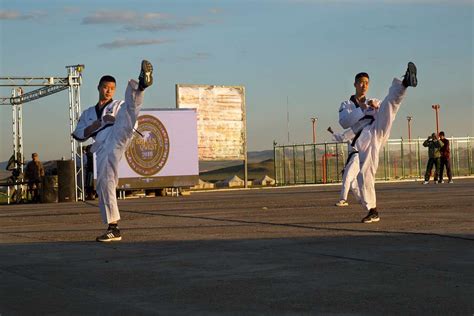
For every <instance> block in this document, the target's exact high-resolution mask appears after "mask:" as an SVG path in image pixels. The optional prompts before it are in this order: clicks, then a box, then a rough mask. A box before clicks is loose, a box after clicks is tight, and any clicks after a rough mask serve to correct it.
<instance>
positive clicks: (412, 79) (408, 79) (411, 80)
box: [403, 61, 418, 87]
mask: <svg viewBox="0 0 474 316" xmlns="http://www.w3.org/2000/svg"><path fill="white" fill-rule="evenodd" d="M403 85H404V86H405V87H416V86H417V85H418V79H417V78H416V66H415V64H414V63H412V62H411V61H410V62H409V63H408V67H407V71H406V72H405V76H403Z"/></svg>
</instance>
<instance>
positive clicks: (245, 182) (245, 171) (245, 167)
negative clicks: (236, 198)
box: [242, 87, 249, 188]
mask: <svg viewBox="0 0 474 316" xmlns="http://www.w3.org/2000/svg"><path fill="white" fill-rule="evenodd" d="M242 113H243V115H244V117H243V122H244V188H248V187H249V185H248V157H247V112H246V104H245V87H242Z"/></svg>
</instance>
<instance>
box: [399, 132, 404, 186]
mask: <svg viewBox="0 0 474 316" xmlns="http://www.w3.org/2000/svg"><path fill="white" fill-rule="evenodd" d="M400 144H401V147H402V148H401V155H400V158H401V159H400V160H401V161H402V176H401V179H405V159H404V158H405V155H404V154H403V137H400Z"/></svg>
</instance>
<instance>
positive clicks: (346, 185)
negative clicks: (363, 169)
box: [340, 153, 361, 202]
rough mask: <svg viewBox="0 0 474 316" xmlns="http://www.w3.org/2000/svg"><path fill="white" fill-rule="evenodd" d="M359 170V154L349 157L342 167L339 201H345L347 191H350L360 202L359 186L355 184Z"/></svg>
mask: <svg viewBox="0 0 474 316" xmlns="http://www.w3.org/2000/svg"><path fill="white" fill-rule="evenodd" d="M359 170H360V167H359V154H357V153H355V154H353V155H352V156H351V157H350V159H349V161H348V162H347V164H346V166H345V167H344V174H343V175H342V188H341V195H340V200H344V201H346V200H347V195H348V194H349V189H351V190H352V193H353V194H354V197H355V198H356V200H357V201H358V202H359V201H360V200H361V198H360V192H359V184H358V182H357V175H358V174H359Z"/></svg>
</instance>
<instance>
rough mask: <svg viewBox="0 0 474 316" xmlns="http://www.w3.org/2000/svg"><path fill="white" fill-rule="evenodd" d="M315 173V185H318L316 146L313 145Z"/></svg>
mask: <svg viewBox="0 0 474 316" xmlns="http://www.w3.org/2000/svg"><path fill="white" fill-rule="evenodd" d="M313 171H314V183H315V184H316V183H318V180H317V177H316V176H317V172H316V144H313Z"/></svg>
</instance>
